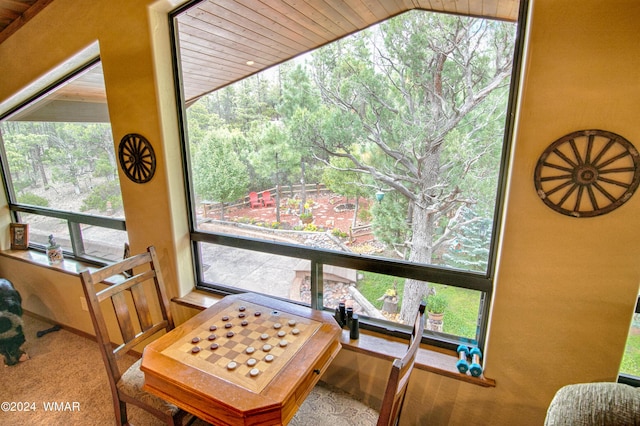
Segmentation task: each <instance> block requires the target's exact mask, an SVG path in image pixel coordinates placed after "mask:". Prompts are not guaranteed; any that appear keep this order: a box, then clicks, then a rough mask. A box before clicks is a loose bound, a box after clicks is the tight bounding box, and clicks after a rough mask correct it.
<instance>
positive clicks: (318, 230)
mask: <svg viewBox="0 0 640 426" xmlns="http://www.w3.org/2000/svg"><path fill="white" fill-rule="evenodd" d="M303 8H304V7H303ZM262 12H263V13H265V14H266V13H267V12H265V11H262ZM298 12H300V13H302V12H303V11H298ZM251 16H252V18H251V19H253V20H255V19H257V18H256V17H255V16H253V15H251ZM235 19H237V22H236V21H234V15H233V13H232V12H230V11H229V10H222V8H221V7H218V6H216V5H215V4H214V3H212V2H208V1H204V2H197V3H195V4H193V5H192V6H190V7H186V8H183V9H182V10H181V11H179V12H177V13H176V14H175V16H174V20H173V22H174V28H175V35H176V60H177V65H178V69H179V70H180V73H179V74H180V75H179V79H180V86H181V92H180V96H181V99H182V103H183V107H184V109H183V123H182V125H183V130H184V132H183V133H184V149H185V153H186V154H185V158H186V169H187V170H186V175H187V185H188V187H189V191H190V194H189V195H190V202H191V206H190V207H191V212H192V223H193V226H192V229H193V231H192V240H193V242H194V250H195V253H196V269H197V271H198V276H199V285H200V286H201V287H203V288H207V289H211V290H214V291H218V292H222V293H233V292H239V291H247V290H249V291H256V292H261V293H266V294H269V295H272V296H276V297H281V298H285V299H290V300H293V301H296V302H298V303H304V304H309V305H311V306H312V307H314V308H318V309H322V308H324V309H329V310H333V309H335V306H336V305H337V303H338V302H341V301H344V302H345V303H347V305H350V304H351V305H353V306H354V311H356V312H359V313H360V315H361V318H362V320H361V322H363V323H365V324H368V325H370V326H372V327H378V328H380V329H386V330H393V329H402V328H403V326H402V325H403V324H407V323H409V322H410V320H411V318H412V317H413V315H414V312H415V310H416V309H417V306H418V304H419V303H420V301H421V300H426V301H427V305H428V306H435V305H439V309H434V310H439V311H442V310H444V318H443V319H434V320H429V322H428V324H427V329H428V330H429V331H428V332H427V333H428V335H429V336H430V337H432V338H434V339H436V340H439V341H441V342H446V344H450V345H454V344H457V343H458V342H460V341H465V342H471V343H472V344H480V345H482V342H483V339H484V334H485V329H486V313H487V311H488V303H489V301H490V298H491V294H492V281H493V269H494V266H493V265H494V253H495V247H496V239H497V229H498V225H499V218H500V206H501V197H502V175H503V170H504V168H505V164H504V163H505V159H506V158H507V155H506V152H507V151H506V149H507V148H506V147H507V146H508V143H507V141H508V140H509V132H510V121H509V119H508V117H509V114H508V113H507V112H508V111H509V108H510V102H512V99H513V96H514V93H513V90H512V87H513V85H512V75H513V74H514V71H513V70H514V65H513V62H514V57H517V55H516V54H515V51H516V31H517V25H516V24H515V23H511V22H503V21H497V20H487V19H481V18H472V17H465V16H459V15H456V16H454V15H448V14H443V13H433V12H429V11H424V10H412V11H408V12H406V13H403V14H401V15H398V16H396V17H394V18H391V19H388V20H386V21H383V22H379V23H374V22H372V23H371V24H372V25H371V26H368V27H367V28H366V29H364V30H362V31H359V32H356V33H353V34H351V35H349V36H347V37H344V38H341V39H338V40H334V39H331V40H327V42H328V41H331V43H328V44H326V45H325V43H323V42H318V43H317V44H318V45H323V46H322V47H320V48H318V49H316V50H304V49H302V47H301V45H302V44H304V41H303V40H298V39H296V40H287V39H285V38H283V37H278V36H277V35H276V34H273V32H269V31H265V32H264V33H259V31H258V30H257V29H255V28H252V31H250V30H248V29H247V28H246V25H247V22H246V20H245V19H244V18H243V17H242V16H239V15H236V16H235ZM289 19H290V18H289ZM300 19H302V18H300ZM240 22H242V25H241V24H240ZM280 24H281V25H283V26H286V25H289V24H290V25H291V26H292V27H291V31H295V28H294V27H295V26H296V25H295V24H296V23H295V22H293V21H292V22H290V23H287V24H285V23H284V22H280ZM305 25H308V23H306V24H305ZM238 26H242V27H243V31H240V32H235V33H234V31H237V30H236V28H237V27H238ZM274 28H276V27H274ZM277 28H279V27H277ZM240 33H242V34H245V36H246V37H247V39H246V40H244V42H246V44H245V43H243V40H241V36H240V35H239V34H240ZM247 33H251V36H248V35H246V34H247ZM305 34H306V33H305ZM343 34H344V33H343ZM280 35H281V34H280ZM309 37H311V35H309ZM276 41H279V43H282V45H281V46H280V45H277V42H276ZM296 49H299V50H297V51H296ZM274 50H281V51H289V52H292V53H291V54H289V56H288V58H287V59H288V60H286V61H284V62H282V61H278V60H276V59H274V58H275V57H277V55H278V52H276V51H274ZM247 53H250V54H252V55H255V59H252V60H247V61H245V58H244V57H243V54H247ZM234 57H235V58H236V59H235V66H236V67H237V69H235V71H236V72H235V73H234V68H233V61H234V59H233V58H234ZM270 60H271V61H273V62H269V61H270ZM216 61H218V62H216ZM256 62H258V63H260V64H261V65H260V68H261V69H262V71H260V72H252V71H251V69H250V68H247V67H251V66H254V64H255V63H256ZM275 63H279V65H277V66H273V67H270V68H268V67H269V66H272V65H274V64H275ZM216 64H217V66H216ZM238 70H240V71H238ZM243 73H244V74H252V75H251V76H249V77H247V78H241V79H240V78H238V76H240V75H242V74H243ZM225 78H226V80H225Z"/></svg>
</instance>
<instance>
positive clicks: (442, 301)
mask: <svg viewBox="0 0 640 426" xmlns="http://www.w3.org/2000/svg"><path fill="white" fill-rule="evenodd" d="M447 305H448V302H447V299H446V298H445V297H444V296H442V295H440V294H432V295H430V296H429V297H427V311H429V312H431V313H432V314H442V313H444V311H445V309H447Z"/></svg>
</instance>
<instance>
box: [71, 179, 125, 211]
mask: <svg viewBox="0 0 640 426" xmlns="http://www.w3.org/2000/svg"><path fill="white" fill-rule="evenodd" d="M109 205H110V206H111V208H112V209H114V210H116V209H119V208H120V207H122V195H121V193H120V184H119V183H118V182H117V181H109V182H107V183H104V184H102V185H96V186H95V187H93V188H92V190H91V192H90V193H89V195H87V197H85V199H84V200H82V206H81V207H80V211H83V212H84V211H88V210H97V211H99V212H106V211H107V209H108V208H109Z"/></svg>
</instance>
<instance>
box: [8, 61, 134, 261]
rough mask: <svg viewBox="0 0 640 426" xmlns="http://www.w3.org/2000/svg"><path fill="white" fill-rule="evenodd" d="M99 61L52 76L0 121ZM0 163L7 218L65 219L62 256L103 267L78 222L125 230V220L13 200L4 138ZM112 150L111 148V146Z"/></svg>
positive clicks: (40, 247)
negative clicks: (66, 242) (65, 239)
mask: <svg viewBox="0 0 640 426" xmlns="http://www.w3.org/2000/svg"><path fill="white" fill-rule="evenodd" d="M99 62H101V60H100V57H99V56H96V57H93V58H91V59H90V60H88V61H86V62H85V63H83V64H82V65H81V66H79V67H76V68H74V70H73V71H71V72H69V73H67V74H65V75H64V76H62V77H60V78H58V79H56V80H55V81H54V82H53V83H51V84H49V85H46V86H45V87H44V88H43V89H41V90H38V91H37V92H36V93H34V94H33V95H31V96H29V97H27V98H26V99H24V100H22V101H20V102H19V103H17V104H16V105H14V106H13V107H11V108H9V109H8V110H7V111H6V112H4V113H2V114H0V121H3V120H4V119H5V118H6V117H8V116H10V115H12V114H14V113H15V112H17V111H19V110H20V109H22V108H24V107H25V106H28V105H29V104H31V103H33V102H35V101H37V100H38V99H40V98H42V97H44V96H46V95H47V94H49V93H51V92H52V91H53V90H55V89H56V88H57V87H59V86H61V85H62V84H65V83H66V82H67V81H68V80H70V79H72V78H73V77H75V76H77V75H79V74H81V73H83V72H84V71H86V70H87V69H89V68H91V67H93V66H94V65H96V64H97V63H99ZM0 142H1V143H0V156H1V158H0V164H1V165H2V179H3V182H2V184H3V187H4V191H5V196H6V200H7V204H8V208H9V212H10V215H11V221H12V222H16V223H22V222H21V218H20V213H28V214H33V215H40V216H46V217H52V218H56V219H62V220H64V221H66V222H67V227H68V229H69V237H70V239H71V247H72V251H71V252H69V251H66V250H65V251H64V255H65V256H66V257H68V258H71V259H75V260H79V261H83V262H86V263H89V264H93V265H96V266H104V265H107V264H108V263H109V261H108V260H106V259H101V258H97V257H93V256H90V255H88V254H87V253H86V252H85V249H84V240H83V238H82V230H81V228H80V225H93V226H98V227H101V228H107V229H113V230H117V231H125V232H126V230H127V225H126V221H125V220H124V219H118V218H110V217H105V216H94V215H88V214H83V213H76V212H71V211H66V210H57V209H51V208H46V207H39V206H33V205H29V204H22V203H19V202H18V201H17V197H16V194H15V191H14V187H13V180H12V178H11V173H10V171H9V170H10V169H9V163H8V161H7V155H6V151H5V146H4V141H2V140H1V138H0ZM114 149H115V147H114ZM29 249H33V250H37V251H41V252H46V246H45V245H44V244H38V243H34V242H29Z"/></svg>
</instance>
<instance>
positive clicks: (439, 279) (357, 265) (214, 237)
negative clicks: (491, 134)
mask: <svg viewBox="0 0 640 426" xmlns="http://www.w3.org/2000/svg"><path fill="white" fill-rule="evenodd" d="M201 1H202V0H191V1H189V2H187V3H185V4H184V5H182V6H180V7H179V8H176V9H175V10H173V11H172V12H170V13H169V29H170V38H171V56H172V61H173V71H174V83H175V90H176V105H177V115H178V130H179V136H180V144H181V151H182V162H183V172H184V176H183V177H184V188H185V199H186V202H187V212H188V219H189V230H190V240H191V250H192V259H193V268H194V271H195V278H196V289H198V290H203V291H208V292H212V293H215V294H218V295H221V296H225V295H228V294H234V293H237V292H238V291H237V290H235V289H232V288H229V287H226V286H225V285H224V284H222V283H208V282H204V281H203V275H204V274H203V270H202V265H200V263H199V259H201V251H200V246H199V243H209V244H216V245H220V246H225V247H232V248H239V249H244V250H253V251H257V252H262V253H269V254H273V255H280V256H288V257H292V258H299V259H305V260H309V261H310V262H311V271H310V277H311V279H310V281H311V307H312V308H313V309H318V310H327V308H325V307H324V306H323V291H322V290H323V289H322V285H323V280H322V272H323V265H332V266H341V267H346V268H350V269H355V270H361V271H367V272H373V273H379V274H385V275H392V276H395V277H399V278H410V279H417V280H421V281H426V282H433V283H437V284H444V285H451V286H455V287H459V288H465V289H471V290H477V291H480V292H481V300H480V306H479V311H478V317H479V318H478V323H477V328H478V330H477V333H476V337H477V340H471V341H470V340H469V339H464V338H461V337H459V338H457V337H456V336H450V335H446V334H441V333H436V332H431V331H426V330H425V334H424V335H423V341H424V342H428V343H430V344H433V345H436V346H440V347H444V348H447V349H452V350H455V349H456V347H457V345H459V344H460V343H462V342H464V343H467V344H469V343H471V344H474V345H477V346H478V347H479V348H481V349H482V350H484V345H485V341H486V337H487V329H488V322H489V318H488V317H489V315H488V313H489V308H490V305H491V300H492V297H493V282H494V279H495V271H496V263H497V253H498V250H499V246H500V239H501V230H502V217H503V211H504V201H505V197H506V187H507V178H508V171H509V168H510V158H511V145H512V140H513V136H514V130H515V117H516V106H517V100H518V97H519V91H520V78H521V70H522V62H523V60H524V58H523V53H524V39H525V34H526V22H527V11H528V9H529V8H528V4H529V0H520V4H519V14H518V21H517V22H516V23H515V24H514V25H516V31H515V40H514V52H513V65H512V72H511V80H510V87H509V98H508V102H507V110H506V118H505V131H504V137H503V144H502V147H503V150H502V155H501V158H500V167H499V171H498V173H499V177H498V184H497V188H496V202H495V210H494V217H493V224H492V237H491V244H490V253H489V257H488V264H487V270H486V272H485V273H478V272H470V271H463V270H457V269H453V268H448V267H442V266H433V265H419V264H415V263H409V262H406V261H402V260H392V259H385V258H376V257H373V256H367V255H361V254H355V253H345V252H338V251H333V250H327V249H319V248H309V247H304V246H300V245H294V244H286V243H274V242H269V241H265V240H259V239H254V238H248V237H241V236H233V235H229V234H222V233H216V232H208V231H202V230H198V229H197V217H196V200H195V196H194V194H195V193H194V188H193V185H192V183H191V179H190V173H191V170H192V169H191V164H190V158H191V156H190V152H189V144H188V129H187V122H186V120H187V113H186V106H185V102H184V94H183V85H182V73H181V66H180V55H179V45H178V43H179V37H178V28H177V25H176V20H175V18H176V17H177V15H179V14H180V13H182V12H184V11H185V10H187V9H189V8H190V7H192V6H194V5H195V4H197V3H199V2H201ZM432 12H435V11H432ZM389 18H391V16H389V17H387V18H386V19H389ZM485 19H488V18H485ZM288 301H289V302H293V303H296V302H295V301H292V300H288ZM360 326H361V328H364V329H371V330H374V331H378V332H381V333H384V334H388V335H394V336H400V337H403V338H408V336H409V335H410V331H411V330H410V329H409V327H408V326H406V325H401V324H395V323H391V322H383V321H379V320H376V319H373V318H367V319H364V318H361V320H360ZM452 337H454V338H452Z"/></svg>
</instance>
